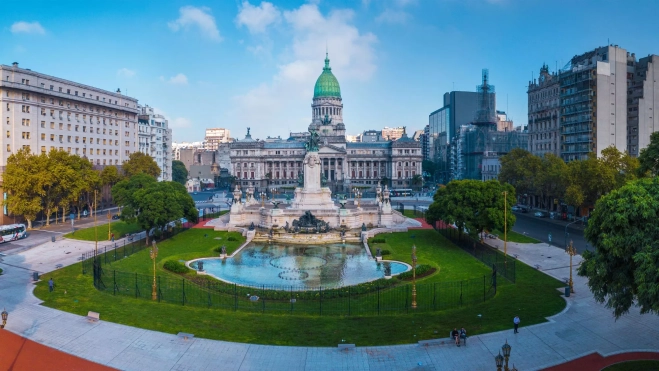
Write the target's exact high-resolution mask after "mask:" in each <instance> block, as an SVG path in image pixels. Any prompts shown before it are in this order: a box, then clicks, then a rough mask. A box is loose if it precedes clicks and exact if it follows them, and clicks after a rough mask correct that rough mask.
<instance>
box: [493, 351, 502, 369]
mask: <svg viewBox="0 0 659 371" xmlns="http://www.w3.org/2000/svg"><path fill="white" fill-rule="evenodd" d="M494 362H496V363H497V371H501V368H502V367H503V356H502V355H501V353H499V354H498V355H496V356H494Z"/></svg>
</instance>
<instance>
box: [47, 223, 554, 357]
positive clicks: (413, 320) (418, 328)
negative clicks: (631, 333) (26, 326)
mask: <svg viewBox="0 0 659 371" xmlns="http://www.w3.org/2000/svg"><path fill="white" fill-rule="evenodd" d="M204 234H207V237H204ZM228 235H229V234H228V233H227V232H215V231H212V230H205V229H191V230H188V231H186V232H182V233H180V234H178V235H176V236H174V237H173V238H171V239H170V240H167V241H163V242H160V243H158V247H159V253H158V258H157V261H156V262H157V270H158V271H159V272H160V273H159V274H167V275H172V276H174V277H175V275H173V274H172V273H169V272H166V271H164V270H163V268H162V264H163V262H164V261H165V260H168V259H184V260H189V259H194V258H196V257H201V256H215V255H216V254H217V253H214V252H212V249H213V248H215V247H217V246H219V245H220V244H226V245H227V252H228V253H231V252H232V251H234V250H235V248H236V247H237V246H239V245H240V244H241V243H242V242H241V241H242V237H241V240H240V241H236V242H227V241H226V238H227V237H228ZM234 235H235V234H234ZM412 235H414V236H415V238H411V236H412ZM384 236H385V238H386V240H387V242H386V244H377V245H376V246H380V247H383V246H384V245H386V248H387V249H388V250H390V251H391V252H392V255H391V256H389V258H391V259H393V260H396V259H399V260H402V261H406V262H409V261H410V252H411V250H410V247H411V245H412V244H416V246H417V256H418V258H419V260H418V264H431V265H433V266H435V267H438V268H439V270H438V272H436V273H435V274H433V275H431V276H428V277H425V278H423V279H421V280H419V282H424V283H427V282H440V281H447V280H449V281H454V280H459V279H463V278H474V277H478V276H482V275H483V274H487V273H488V272H489V269H488V268H487V267H485V266H484V265H483V264H482V263H480V262H479V261H477V260H475V259H473V258H472V257H471V256H470V255H468V254H467V253H465V252H462V251H461V250H460V249H458V248H457V247H455V246H453V245H452V244H450V243H449V242H448V241H447V240H445V239H444V238H443V237H442V236H441V235H439V233H437V232H435V231H433V230H415V231H411V232H408V233H396V234H386V235H384ZM215 237H220V238H222V240H215V239H214V238H215ZM151 264H152V263H151V260H150V259H149V252H148V249H147V250H143V251H141V252H139V253H136V254H134V255H132V256H130V257H127V258H124V259H122V260H121V261H119V262H115V263H112V264H111V265H106V266H105V269H117V270H120V271H127V272H130V271H134V272H141V273H148V272H150V271H151V269H152V265H151ZM51 277H52V278H53V280H54V281H55V283H56V290H55V291H54V292H52V293H50V292H48V285H47V281H48V279H49V278H51ZM92 281H93V278H92V275H90V274H88V275H82V268H81V263H77V264H75V265H72V266H68V267H65V268H62V269H60V270H57V271H54V272H51V273H48V274H45V275H44V276H43V278H42V281H41V282H39V283H38V284H37V286H36V289H35V295H36V296H37V297H38V298H40V299H42V300H43V301H44V305H46V306H48V307H52V308H56V309H60V310H64V311H67V312H72V313H76V314H79V315H86V314H87V312H88V311H96V312H99V313H100V314H101V319H102V320H104V321H110V322H116V323H121V324H125V325H130V326H135V327H140V328H146V329H150V330H156V331H162V332H166V333H171V334H175V333H178V332H179V331H182V332H188V333H193V334H195V336H197V337H202V338H208V339H218V340H227V341H237V342H245V343H258V344H277V345H300V346H336V344H339V343H341V341H342V340H345V342H346V343H355V344H357V345H358V346H365V345H385V344H404V343H414V342H416V341H418V340H421V339H429V338H445V337H447V336H448V332H449V330H450V329H452V328H453V327H462V326H464V327H465V328H467V330H468V331H469V334H470V335H474V334H478V333H485V332H492V331H498V330H503V329H511V328H512V319H513V317H514V316H515V315H519V316H520V318H521V320H522V325H523V326H527V325H531V324H535V323H541V322H545V321H546V320H545V318H546V317H547V316H550V315H553V314H556V313H558V312H559V311H561V310H562V309H563V308H564V307H565V301H564V300H563V299H562V298H561V297H560V293H559V291H558V290H557V288H559V287H562V286H563V284H562V283H561V282H559V281H557V280H554V279H552V278H550V277H549V276H546V275H545V274H543V273H541V272H539V271H537V270H536V269H533V268H531V267H528V266H526V265H524V264H522V263H519V262H517V282H518V283H517V284H515V285H513V284H510V283H506V282H505V280H504V279H503V278H499V288H498V292H497V295H496V296H495V297H493V298H491V299H489V300H488V301H486V302H484V303H480V304H476V305H471V306H464V307H462V308H456V309H451V310H445V311H438V312H430V313H429V312H425V313H419V314H398V315H381V316H311V315H292V314H272V313H268V312H267V311H266V312H265V313H259V312H247V311H240V310H238V311H232V310H226V309H217V308H212V309H207V308H202V307H193V306H182V305H176V304H171V303H164V302H163V303H158V302H153V301H150V300H145V299H135V298H132V297H127V296H113V295H112V292H109V293H107V292H100V291H97V290H96V289H95V288H94V286H93V282H92ZM65 290H66V293H64V292H65ZM410 311H412V310H410ZM479 315H481V317H479Z"/></svg>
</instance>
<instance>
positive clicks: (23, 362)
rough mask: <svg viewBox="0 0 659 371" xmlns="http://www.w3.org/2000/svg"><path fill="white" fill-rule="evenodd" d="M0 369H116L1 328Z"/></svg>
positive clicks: (102, 370) (74, 370)
mask: <svg viewBox="0 0 659 371" xmlns="http://www.w3.org/2000/svg"><path fill="white" fill-rule="evenodd" d="M0 370H7V371H23V370H26V371H27V370H29V371H32V370H70V371H111V370H115V369H114V368H111V367H107V366H103V365H100V364H98V363H94V362H91V361H88V360H86V359H83V358H79V357H76V356H74V355H71V354H68V353H64V352H60V351H59V350H56V349H53V348H49V347H47V346H45V345H42V344H39V343H35V342H34V341H32V340H28V339H26V338H24V337H21V336H18V335H16V334H14V333H11V332H9V331H6V330H0Z"/></svg>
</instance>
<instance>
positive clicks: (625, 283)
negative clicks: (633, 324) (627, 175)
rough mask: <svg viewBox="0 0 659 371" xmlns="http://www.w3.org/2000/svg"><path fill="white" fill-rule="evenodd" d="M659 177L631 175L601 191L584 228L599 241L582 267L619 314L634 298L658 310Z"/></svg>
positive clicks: (600, 295) (594, 241) (599, 297)
mask: <svg viewBox="0 0 659 371" xmlns="http://www.w3.org/2000/svg"><path fill="white" fill-rule="evenodd" d="M658 219H659V178H657V177H655V178H653V179H648V178H643V179H639V180H636V181H631V182H630V183H628V184H626V185H625V186H623V187H622V188H620V189H617V190H614V191H612V192H611V193H609V194H608V195H606V196H603V197H602V198H601V199H600V200H599V201H598V202H597V205H596V207H595V210H594V211H593V213H592V214H591V217H590V220H589V222H588V227H586V230H585V234H584V235H585V237H586V239H587V240H588V241H589V242H590V243H591V244H592V245H593V246H594V247H595V251H594V252H590V251H586V252H585V253H584V254H583V258H584V261H583V262H582V263H581V266H580V267H579V269H578V273H579V275H580V276H584V277H587V278H588V286H589V288H590V291H591V292H592V293H593V295H594V297H595V299H596V300H597V301H598V302H600V303H603V302H606V306H607V308H611V309H612V310H613V313H614V315H615V316H616V318H618V317H620V316H621V315H623V314H624V313H627V312H628V311H629V308H630V307H631V306H632V305H633V304H635V305H637V306H639V307H640V308H641V313H648V312H654V313H659V295H657V287H659V270H657V267H658V266H659V223H657V220H658Z"/></svg>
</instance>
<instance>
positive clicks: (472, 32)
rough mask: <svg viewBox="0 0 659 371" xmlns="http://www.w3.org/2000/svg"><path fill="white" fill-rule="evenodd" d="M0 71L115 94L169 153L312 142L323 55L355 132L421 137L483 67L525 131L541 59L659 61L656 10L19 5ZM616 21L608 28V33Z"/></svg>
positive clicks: (514, 1) (464, 3) (521, 4)
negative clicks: (152, 122)
mask: <svg viewBox="0 0 659 371" xmlns="http://www.w3.org/2000/svg"><path fill="white" fill-rule="evenodd" d="M2 10H3V11H2V12H1V13H0V40H2V42H1V45H2V47H0V63H2V64H11V63H12V62H14V61H16V62H19V63H20V66H21V67H23V68H31V69H32V70H35V71H39V72H43V73H46V74H50V75H54V76H58V77H62V78H66V79H70V80H73V81H77V82H81V83H85V84H89V85H92V86H96V87H100V88H104V89H108V90H112V91H114V90H116V89H117V88H121V90H122V92H124V93H127V94H128V95H130V96H133V97H136V98H138V99H139V101H140V103H142V104H148V105H150V106H152V107H155V108H156V109H157V110H158V111H160V112H162V113H163V114H165V115H166V116H167V117H168V118H169V121H170V126H171V127H172V128H173V130H174V135H173V136H174V140H175V141H194V140H201V139H202V138H203V133H204V129H205V128H207V127H226V128H228V129H230V130H231V134H232V136H233V137H238V138H241V137H243V136H244V133H245V131H246V127H248V126H249V127H251V128H252V133H253V135H254V136H255V137H258V138H264V137H265V136H268V135H269V136H277V135H281V136H282V137H285V136H287V135H288V132H289V131H305V130H307V127H308V124H309V122H310V118H311V113H310V111H311V109H310V105H311V98H312V96H313V85H314V82H315V80H316V78H317V77H318V75H319V74H320V72H321V71H322V67H323V59H324V56H325V55H324V54H325V48H326V45H327V47H328V49H329V54H330V59H331V65H332V68H333V72H334V74H335V75H336V76H337V78H338V80H339V83H340V84H341V91H342V96H343V103H344V121H345V123H346V128H347V131H348V133H349V134H357V133H359V132H361V131H363V130H366V129H378V128H382V127H384V126H390V127H391V126H402V125H404V126H407V127H408V130H416V129H422V128H423V127H424V126H425V125H426V124H427V122H428V114H429V113H430V112H432V111H434V110H436V109H438V108H440V107H441V105H442V95H443V94H444V93H445V92H447V91H450V90H454V89H455V90H468V91H473V90H474V89H475V87H476V85H478V84H479V83H480V75H481V69H483V68H488V69H489V70H490V79H491V83H492V84H494V85H495V86H496V91H497V106H498V107H497V108H498V109H502V110H506V109H507V111H508V113H509V115H511V116H512V118H513V120H514V121H515V124H516V125H521V124H523V123H524V122H525V121H526V114H527V110H526V104H527V98H526V86H527V84H528V81H529V80H530V79H531V76H532V74H534V75H535V76H536V77H537V75H538V70H539V68H540V66H541V65H542V64H543V63H547V64H548V65H549V66H550V68H551V70H554V69H555V66H556V65H558V66H559V67H561V66H563V65H565V63H567V62H568V61H569V59H570V58H571V57H572V56H574V55H575V54H581V53H583V52H586V51H588V50H592V49H594V48H595V47H597V46H603V45H606V44H607V42H608V43H611V44H618V45H620V46H621V47H623V48H626V49H627V50H628V51H631V52H635V53H636V55H637V58H638V57H642V56H646V55H648V54H653V53H657V54H659V38H657V36H656V35H657V32H656V19H655V18H656V15H657V14H659V1H653V0H647V1H645V0H629V1H622V0H621V1H614V0H596V1H586V0H555V1H548V0H544V1H539V0H425V1H424V0H370V1H366V0H362V1H359V0H354V1H347V0H344V1H328V0H319V1H309V2H305V1H273V2H256V1H251V2H248V1H244V2H243V1H232V0H222V1H217V0H216V1H123V0H114V1H29V0H23V1H20V2H18V1H12V2H6V3H3V5H2ZM613 20H615V23H613Z"/></svg>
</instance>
